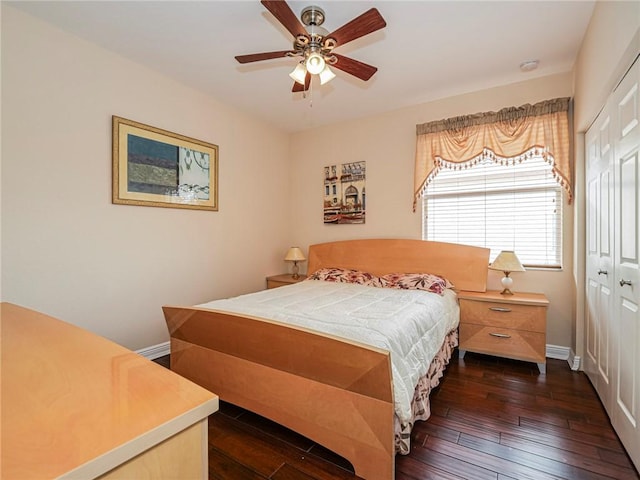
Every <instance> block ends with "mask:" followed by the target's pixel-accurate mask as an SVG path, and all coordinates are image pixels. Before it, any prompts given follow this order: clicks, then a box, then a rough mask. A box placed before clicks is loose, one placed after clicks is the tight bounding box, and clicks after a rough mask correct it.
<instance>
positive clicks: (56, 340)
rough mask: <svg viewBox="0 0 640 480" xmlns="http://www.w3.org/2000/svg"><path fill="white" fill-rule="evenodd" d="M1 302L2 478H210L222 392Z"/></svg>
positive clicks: (86, 334)
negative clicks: (213, 421) (212, 427)
mask: <svg viewBox="0 0 640 480" xmlns="http://www.w3.org/2000/svg"><path fill="white" fill-rule="evenodd" d="M0 308H1V310H0V332H1V334H2V339H1V342H2V346H1V348H2V379H1V381H2V418H1V421H2V423H1V428H2V447H1V456H2V458H1V467H0V478H6V479H10V478H15V479H18V478H19V479H23V480H28V479H34V480H35V479H37V480H41V479H44V478H63V479H65V478H82V479H93V478H100V479H132V478H180V479H185V480H186V479H206V478H208V474H209V472H208V451H207V428H208V427H207V419H208V416H209V415H210V414H211V413H213V412H215V411H216V410H217V409H218V397H217V396H216V395H214V394H213V393H211V392H209V391H207V390H205V389H204V388H201V387H199V386H197V385H195V384H194V383H192V382H190V381H189V380H186V379H185V378H183V377H181V376H179V375H177V374H175V373H173V372H171V371H170V370H167V369H166V368H164V367H162V366H160V365H159V364H157V363H154V362H152V361H150V360H148V359H146V358H144V357H142V356H140V355H138V354H137V353H134V352H132V351H130V350H127V349H126V348H124V347H121V346H120V345H117V344H115V343H113V342H110V341H109V340H106V339H104V338H102V337H99V336H97V335H94V334H92V333H90V332H88V331H86V330H83V329H81V328H79V327H76V326H74V325H71V324H69V323H65V322H62V321H60V320H56V319H55V318H52V317H49V316H47V315H43V314H41V313H37V312H34V311H33V310H28V309H25V308H22V307H19V306H16V305H12V304H9V303H2V304H1V306H0Z"/></svg>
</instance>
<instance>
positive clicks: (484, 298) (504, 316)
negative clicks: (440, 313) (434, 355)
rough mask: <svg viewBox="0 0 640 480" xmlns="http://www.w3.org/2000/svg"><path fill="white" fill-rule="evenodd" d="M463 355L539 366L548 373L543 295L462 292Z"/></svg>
mask: <svg viewBox="0 0 640 480" xmlns="http://www.w3.org/2000/svg"><path fill="white" fill-rule="evenodd" d="M458 299H459V301H460V356H461V357H464V354H465V353H466V351H467V350H468V351H470V352H477V353H485V354H487V355H496V356H499V357H505V358H513V359H515V360H524V361H527V362H535V363H537V364H538V368H539V369H540V373H545V372H546V343H547V342H546V332H547V306H548V305H549V300H547V297H545V296H544V295H543V294H541V293H515V294H513V295H501V294H500V292H498V291H487V292H484V293H476V292H464V291H462V292H459V293H458Z"/></svg>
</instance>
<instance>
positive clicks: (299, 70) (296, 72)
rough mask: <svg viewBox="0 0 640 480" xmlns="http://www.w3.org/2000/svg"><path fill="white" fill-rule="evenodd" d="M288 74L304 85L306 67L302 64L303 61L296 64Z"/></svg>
mask: <svg viewBox="0 0 640 480" xmlns="http://www.w3.org/2000/svg"><path fill="white" fill-rule="evenodd" d="M289 76H290V77H291V78H293V80H295V81H296V82H298V83H299V84H301V85H304V80H305V77H306V76H307V69H306V67H305V66H304V62H300V63H299V64H298V65H296V68H294V69H293V72H291V73H290V74H289Z"/></svg>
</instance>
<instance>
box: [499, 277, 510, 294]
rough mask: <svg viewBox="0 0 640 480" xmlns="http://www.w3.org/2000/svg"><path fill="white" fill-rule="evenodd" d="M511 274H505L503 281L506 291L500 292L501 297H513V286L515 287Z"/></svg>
mask: <svg viewBox="0 0 640 480" xmlns="http://www.w3.org/2000/svg"><path fill="white" fill-rule="evenodd" d="M509 273H511V272H504V277H502V280H501V282H502V286H503V287H504V290H502V291H501V292H500V295H513V292H512V291H511V286H512V285H513V278H511V277H510V276H509Z"/></svg>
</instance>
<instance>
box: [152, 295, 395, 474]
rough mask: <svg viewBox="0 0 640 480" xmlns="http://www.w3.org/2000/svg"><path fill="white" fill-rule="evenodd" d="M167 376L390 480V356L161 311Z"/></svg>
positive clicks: (188, 311) (253, 322)
mask: <svg viewBox="0 0 640 480" xmlns="http://www.w3.org/2000/svg"><path fill="white" fill-rule="evenodd" d="M163 311H164V315H165V319H166V321H167V326H168V328H169V333H170V336H171V369H172V370H174V371H175V372H177V373H179V374H181V375H183V376H185V377H187V378H189V379H190V380H192V381H194V382H195V383H197V384H199V385H201V386H203V387H205V388H207V389H209V390H211V391H212V392H214V393H216V394H217V395H218V396H219V397H220V399H222V400H225V401H228V402H230V403H233V404H235V405H238V406H240V407H243V408H246V409H248V410H250V411H252V412H255V413H258V414H260V415H262V416H264V417H267V418H269V419H271V420H273V421H275V422H277V423H279V424H281V425H284V426H286V427H288V428H290V429H292V430H294V431H296V432H298V433H300V434H301V435H304V436H306V437H308V438H310V439H312V440H314V441H316V442H318V443H319V444H321V445H323V446H325V447H326V448H328V449H330V450H332V451H334V452H336V453H338V454H339V455H341V456H343V457H344V458H346V459H348V460H349V461H350V462H351V463H352V465H353V467H354V469H355V472H356V474H357V475H358V476H360V477H363V478H366V479H383V480H386V479H393V478H394V457H395V452H394V438H393V436H394V432H393V425H394V422H393V415H394V403H393V388H392V384H391V363H390V357H389V353H388V352H387V351H385V350H379V349H376V348H373V347H368V346H364V345H360V344H357V343H352V342H349V341H345V340H342V339H338V338H335V337H332V336H329V335H324V334H320V333H318V332H311V331H308V330H305V329H301V328H296V327H291V326H287V325H283V324H280V323H277V322H272V321H268V320H264V319H257V318H251V317H243V316H240V315H234V314H229V313H225V312H218V311H213V310H204V309H197V308H185V307H163Z"/></svg>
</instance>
